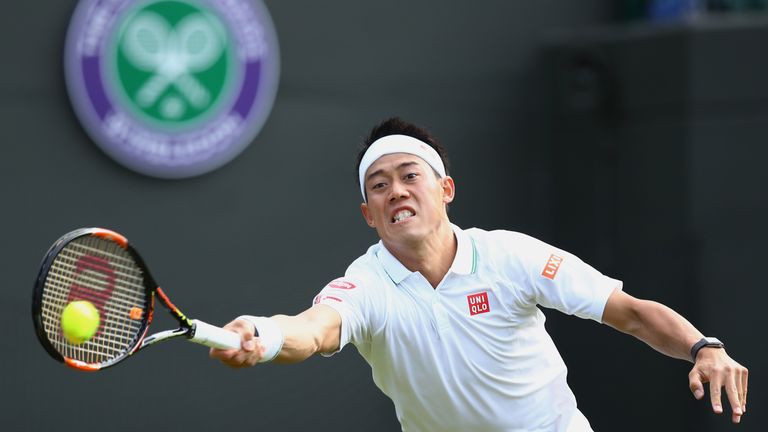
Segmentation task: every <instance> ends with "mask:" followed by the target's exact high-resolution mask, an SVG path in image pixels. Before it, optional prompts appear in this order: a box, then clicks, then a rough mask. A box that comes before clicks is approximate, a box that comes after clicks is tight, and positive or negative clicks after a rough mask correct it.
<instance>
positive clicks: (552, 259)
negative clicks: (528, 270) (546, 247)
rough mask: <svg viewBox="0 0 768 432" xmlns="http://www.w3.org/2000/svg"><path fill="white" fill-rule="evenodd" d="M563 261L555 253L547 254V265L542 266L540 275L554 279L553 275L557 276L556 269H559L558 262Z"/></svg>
mask: <svg viewBox="0 0 768 432" xmlns="http://www.w3.org/2000/svg"><path fill="white" fill-rule="evenodd" d="M562 263H563V259H562V258H561V257H559V256H557V255H555V254H552V255H550V256H549V260H547V265H546V266H544V270H543V271H542V272H541V275H542V276H544V277H545V278H547V279H552V280H554V279H555V276H557V271H558V270H560V264H562Z"/></svg>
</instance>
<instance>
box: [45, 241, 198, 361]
mask: <svg viewBox="0 0 768 432" xmlns="http://www.w3.org/2000/svg"><path fill="white" fill-rule="evenodd" d="M85 236H96V237H100V238H102V239H104V240H108V241H112V242H115V243H116V244H118V245H119V246H120V247H122V248H123V249H125V250H126V251H127V252H128V253H129V254H130V255H131V258H133V259H134V261H135V262H136V265H137V267H139V268H140V269H141V271H142V276H143V285H144V289H145V290H146V295H147V296H148V298H149V300H148V301H147V305H146V310H145V311H144V314H143V317H142V323H141V326H140V327H139V331H138V332H137V333H136V334H137V336H136V339H135V340H134V341H133V343H132V345H131V348H130V349H127V350H125V351H124V352H123V353H121V354H120V355H119V356H117V357H115V358H113V359H110V360H108V361H105V362H102V363H95V364H94V363H86V362H83V361H80V360H77V359H73V358H69V357H66V356H64V355H62V354H61V353H60V352H59V351H58V350H57V349H56V348H55V347H54V346H53V345H52V344H51V342H50V341H49V339H48V335H47V333H46V331H45V325H44V323H43V319H42V313H41V311H42V303H43V291H44V289H45V281H46V278H47V276H48V272H49V271H50V269H51V267H52V266H53V263H54V260H55V259H56V257H57V256H58V255H59V253H60V252H61V251H62V250H63V249H64V248H65V247H66V246H67V245H68V244H70V243H71V242H72V241H74V240H76V239H78V238H81V237H85ZM155 297H159V298H160V302H161V303H162V304H163V306H165V308H166V309H168V311H169V312H170V313H171V315H172V316H173V317H174V318H175V319H176V320H177V321H178V322H179V328H177V329H173V330H165V331H161V332H158V333H155V334H152V335H150V336H149V337H147V332H148V331H149V326H150V324H151V323H152V318H153V316H154V312H155V307H154V305H155ZM32 320H33V322H34V326H35V333H36V334H37V338H38V339H39V340H40V343H41V344H42V345H43V347H44V348H45V350H46V351H47V352H48V354H49V355H50V356H51V357H53V358H54V359H55V360H57V361H59V362H62V363H64V364H66V365H67V366H70V367H73V368H75V369H79V370H83V371H98V370H101V369H105V368H107V367H110V366H114V365H115V364H117V363H119V362H121V361H123V360H125V359H126V358H128V357H129V356H131V355H133V354H134V353H135V352H137V351H139V350H141V349H142V348H144V347H147V346H149V345H152V344H155V343H157V342H161V341H164V340H168V339H172V338H177V337H181V336H186V337H188V338H191V337H192V335H193V329H194V327H195V325H194V323H193V321H192V320H190V319H189V318H187V317H186V316H185V315H184V314H183V313H182V312H181V311H180V310H179V308H178V307H176V305H174V304H173V303H172V302H171V301H170V299H169V298H168V296H167V295H166V294H165V292H163V290H162V289H161V288H160V287H158V286H157V283H156V282H155V280H154V278H153V277H152V274H151V273H150V272H149V268H148V267H147V265H146V264H145V263H144V260H143V259H142V258H141V255H139V253H138V252H137V251H136V250H135V249H134V248H133V246H131V244H130V243H129V242H128V239H126V238H125V237H124V236H122V235H121V234H118V233H116V232H114V231H111V230H108V229H104V228H80V229H77V230H74V231H71V232H69V233H67V234H65V235H63V236H62V237H61V238H59V239H58V240H57V241H56V242H55V243H54V244H53V245H52V246H51V247H50V248H49V249H48V252H47V253H46V254H45V257H44V258H43V261H42V264H41V265H40V271H39V273H38V275H37V279H36V281H35V288H34V290H33V295H32Z"/></svg>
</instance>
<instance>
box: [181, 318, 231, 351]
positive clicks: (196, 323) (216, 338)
mask: <svg viewBox="0 0 768 432" xmlns="http://www.w3.org/2000/svg"><path fill="white" fill-rule="evenodd" d="M189 340H190V341H192V342H195V343H199V344H200V345H205V346H207V347H211V348H219V349H237V350H239V349H240V335H239V334H238V333H235V332H233V331H229V330H224V329H223V328H221V327H216V326H213V325H210V324H208V323H205V322H203V321H200V320H196V319H195V320H192V331H191V332H189Z"/></svg>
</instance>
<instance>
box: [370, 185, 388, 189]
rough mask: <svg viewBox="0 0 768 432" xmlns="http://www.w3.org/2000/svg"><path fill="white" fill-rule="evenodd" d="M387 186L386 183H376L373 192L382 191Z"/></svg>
mask: <svg viewBox="0 0 768 432" xmlns="http://www.w3.org/2000/svg"><path fill="white" fill-rule="evenodd" d="M386 185H387V184H386V183H376V184H374V185H373V186H371V190H376V189H381V188H383V187H384V186H386Z"/></svg>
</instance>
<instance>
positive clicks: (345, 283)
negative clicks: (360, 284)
mask: <svg viewBox="0 0 768 432" xmlns="http://www.w3.org/2000/svg"><path fill="white" fill-rule="evenodd" d="M326 287H328V288H336V289H343V290H351V289H355V288H357V285H355V284H353V283H352V282H350V281H349V280H347V279H344V278H338V279H334V280H332V281H331V282H330V283H328V285H326Z"/></svg>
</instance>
